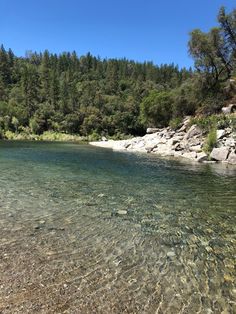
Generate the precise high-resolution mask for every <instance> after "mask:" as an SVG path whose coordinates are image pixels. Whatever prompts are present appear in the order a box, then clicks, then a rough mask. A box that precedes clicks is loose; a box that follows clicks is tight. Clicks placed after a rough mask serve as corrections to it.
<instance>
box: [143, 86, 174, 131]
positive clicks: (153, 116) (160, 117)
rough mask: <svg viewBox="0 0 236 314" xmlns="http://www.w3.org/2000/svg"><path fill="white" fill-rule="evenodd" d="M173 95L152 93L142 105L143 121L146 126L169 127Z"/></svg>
mask: <svg viewBox="0 0 236 314" xmlns="http://www.w3.org/2000/svg"><path fill="white" fill-rule="evenodd" d="M171 103H172V100H171V95H170V93H169V92H157V91H151V92H150V94H149V95H148V96H147V97H146V98H144V100H143V101H142V103H141V105H140V112H141V121H142V123H143V124H144V125H145V126H148V127H149V126H150V127H156V126H157V127H164V126H167V125H168V123H169V121H170V118H171V114H172V108H171Z"/></svg>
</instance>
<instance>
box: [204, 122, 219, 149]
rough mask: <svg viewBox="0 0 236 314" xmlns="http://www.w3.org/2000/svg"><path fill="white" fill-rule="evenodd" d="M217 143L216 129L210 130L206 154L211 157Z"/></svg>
mask: <svg viewBox="0 0 236 314" xmlns="http://www.w3.org/2000/svg"><path fill="white" fill-rule="evenodd" d="M216 143H217V133H216V128H215V127H214V128H212V129H211V130H210V132H209V133H208V135H207V138H206V143H205V145H204V148H203V150H204V151H205V153H206V154H208V155H209V154H210V153H211V151H212V149H213V148H214V147H216Z"/></svg>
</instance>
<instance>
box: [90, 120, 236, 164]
mask: <svg viewBox="0 0 236 314" xmlns="http://www.w3.org/2000/svg"><path fill="white" fill-rule="evenodd" d="M189 121H190V120H189V118H186V119H185V120H184V121H183V124H182V125H181V127H180V128H179V129H177V130H172V129H171V128H170V127H167V128H163V129H153V128H149V129H147V134H146V135H144V136H143V137H134V138H131V139H128V140H118V141H114V140H103V141H98V142H90V144H91V145H93V146H98V147H104V148H110V149H113V150H120V151H130V152H142V153H152V154H157V155H159V156H165V157H167V156H172V157H176V158H185V159H188V160H191V161H195V162H204V163H214V162H223V163H228V164H232V165H236V133H235V132H233V130H232V129H231V128H226V129H218V130H217V134H216V135H217V145H216V147H215V148H213V150H212V152H211V153H210V155H207V154H206V153H205V152H204V145H205V142H206V135H204V134H203V132H202V130H201V129H200V128H199V127H198V126H197V125H195V124H194V125H192V126H189Z"/></svg>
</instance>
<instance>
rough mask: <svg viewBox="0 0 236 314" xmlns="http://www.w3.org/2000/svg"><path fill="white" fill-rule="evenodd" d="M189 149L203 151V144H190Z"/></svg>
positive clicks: (197, 151)
mask: <svg viewBox="0 0 236 314" xmlns="http://www.w3.org/2000/svg"><path fill="white" fill-rule="evenodd" d="M189 150H190V151H191V152H196V153H200V152H201V151H202V146H201V145H194V146H190V147H189Z"/></svg>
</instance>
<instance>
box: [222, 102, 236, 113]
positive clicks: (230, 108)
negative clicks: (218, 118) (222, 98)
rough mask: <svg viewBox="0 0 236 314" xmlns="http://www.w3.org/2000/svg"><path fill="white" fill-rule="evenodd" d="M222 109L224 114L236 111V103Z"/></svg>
mask: <svg viewBox="0 0 236 314" xmlns="http://www.w3.org/2000/svg"><path fill="white" fill-rule="evenodd" d="M221 110H222V112H223V113H224V114H229V113H233V112H235V111H236V104H230V105H228V106H227V107H223V108H222V109H221Z"/></svg>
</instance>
